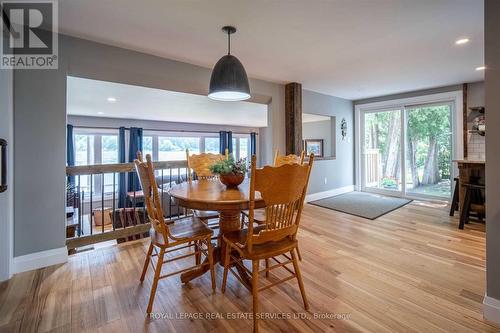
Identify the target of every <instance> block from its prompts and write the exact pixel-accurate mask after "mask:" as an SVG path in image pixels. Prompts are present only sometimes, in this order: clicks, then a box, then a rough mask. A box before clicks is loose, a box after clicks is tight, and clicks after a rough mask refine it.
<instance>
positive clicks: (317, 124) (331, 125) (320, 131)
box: [302, 117, 336, 157]
mask: <svg viewBox="0 0 500 333" xmlns="http://www.w3.org/2000/svg"><path fill="white" fill-rule="evenodd" d="M335 123H336V122H335V117H331V118H330V120H321V121H313V122H309V123H303V124H302V139H303V140H306V139H323V156H325V157H333V156H335V150H332V148H333V147H332V139H333V140H335V131H334V130H335ZM332 130H333V131H332ZM334 147H335V145H334ZM333 149H334V148H333Z"/></svg>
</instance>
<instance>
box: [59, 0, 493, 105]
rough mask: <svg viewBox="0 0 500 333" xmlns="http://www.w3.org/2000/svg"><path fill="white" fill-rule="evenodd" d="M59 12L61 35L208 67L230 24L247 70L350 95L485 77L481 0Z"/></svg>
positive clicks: (84, 6)
mask: <svg viewBox="0 0 500 333" xmlns="http://www.w3.org/2000/svg"><path fill="white" fill-rule="evenodd" d="M59 11H60V20H59V23H60V31H61V32H63V33H66V34H70V35H74V36H78V37H82V38H86V39H91V40H96V41H99V42H104V43H107V44H111V45H116V46H120V47H125V48H130V49H134V50H138V51H142V52H146V53H151V54H155V55H159V56H162V57H166V58H171V59H176V60H181V61H185V62H189V63H193V64H197V65H201V66H205V67H209V68H211V67H212V66H213V65H214V64H215V62H216V61H217V60H218V59H219V58H220V57H221V56H222V55H224V53H225V52H226V38H225V36H224V35H223V34H222V33H221V32H220V28H221V26H223V25H226V24H232V25H235V26H236V27H237V28H238V32H237V33H236V35H234V38H233V40H232V48H233V54H234V55H236V56H237V57H238V58H239V59H240V60H241V61H242V63H243V64H244V66H245V68H246V69H247V72H248V74H249V76H251V77H254V78H261V79H265V80H270V81H275V82H292V81H296V82H300V83H302V84H303V87H304V88H306V89H310V90H314V91H318V92H322V93H327V94H331V95H335V96H339V97H344V98H348V99H360V98H365V97H372V96H380V95H386V94H391V93H398V92H404V91H411V90H417V89H423V88H431V87H437V86H443V85H449V84H457V83H463V82H473V81H480V80H483V78H484V73H483V72H478V71H475V68H476V67H477V66H480V65H482V64H483V49H484V45H483V30H484V28H483V26H484V23H483V11H484V9H483V1H481V0H322V1H319V0H315V1H313V0H274V1H267V0H252V1H248V0H210V1H205V0H198V1H196V0H168V1H161V0H148V1H137V0H106V1H102V0H86V1H83V0H80V1H76V0H73V1H69V0H66V1H60V2H59ZM463 37H468V38H470V40H471V41H470V42H469V43H468V44H466V45H462V46H456V45H455V44H454V41H455V40H456V39H458V38H463ZM207 85H208V82H207Z"/></svg>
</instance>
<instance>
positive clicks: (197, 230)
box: [149, 216, 213, 247]
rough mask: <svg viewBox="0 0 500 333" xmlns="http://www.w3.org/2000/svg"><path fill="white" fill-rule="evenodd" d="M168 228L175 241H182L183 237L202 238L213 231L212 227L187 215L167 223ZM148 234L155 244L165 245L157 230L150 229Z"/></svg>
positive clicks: (190, 239)
mask: <svg viewBox="0 0 500 333" xmlns="http://www.w3.org/2000/svg"><path fill="white" fill-rule="evenodd" d="M168 228H169V231H170V235H171V236H173V237H175V238H177V242H182V239H183V238H185V239H186V240H189V241H193V240H195V239H203V238H206V237H207V236H209V235H210V236H211V235H212V233H213V230H212V229H210V228H209V227H207V226H206V224H204V223H203V222H201V221H200V220H199V219H198V218H196V217H194V216H188V217H185V218H182V219H179V220H176V221H174V222H173V223H168ZM149 235H150V236H151V241H152V242H153V243H154V244H155V245H156V246H159V247H162V246H165V244H166V242H165V240H164V238H163V235H162V234H161V233H159V232H157V231H156V230H155V229H150V230H149Z"/></svg>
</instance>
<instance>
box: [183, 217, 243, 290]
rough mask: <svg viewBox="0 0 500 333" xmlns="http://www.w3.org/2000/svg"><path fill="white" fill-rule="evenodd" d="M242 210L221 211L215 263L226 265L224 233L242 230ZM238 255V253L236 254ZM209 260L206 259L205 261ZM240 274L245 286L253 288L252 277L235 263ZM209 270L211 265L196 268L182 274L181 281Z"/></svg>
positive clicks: (185, 281) (186, 280)
mask: <svg viewBox="0 0 500 333" xmlns="http://www.w3.org/2000/svg"><path fill="white" fill-rule="evenodd" d="M240 219H241V212H240V211H239V210H224V211H221V212H220V220H219V226H220V232H219V241H218V244H220V246H218V247H215V248H214V263H219V264H220V265H221V266H222V265H224V263H223V261H224V255H225V253H226V243H225V242H224V241H223V239H222V235H224V234H225V233H228V232H231V231H235V230H240V228H241V220H240ZM235 255H236V254H235ZM205 262H208V260H207V259H205V261H204V263H205ZM235 268H236V270H237V271H238V274H239V275H240V277H241V279H242V281H243V282H244V286H245V287H246V288H248V289H249V290H251V289H252V278H251V277H250V276H249V275H248V273H247V272H246V271H245V270H244V269H243V268H241V267H240V266H238V265H235ZM208 271H209V266H208V265H204V266H202V267H201V268H195V269H193V270H191V271H187V272H185V273H183V274H181V281H182V282H183V283H187V282H189V281H191V280H192V279H194V278H196V277H198V276H201V275H203V274H205V273H206V272H208Z"/></svg>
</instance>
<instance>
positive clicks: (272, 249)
mask: <svg viewBox="0 0 500 333" xmlns="http://www.w3.org/2000/svg"><path fill="white" fill-rule="evenodd" d="M261 229H264V228H262V227H261V226H258V227H256V228H255V229H253V231H254V234H258V233H259V230H261ZM247 236H248V229H242V230H237V231H233V232H230V233H226V234H224V236H223V238H224V241H226V242H230V243H232V244H245V242H246V239H247ZM296 246H297V240H292V239H290V238H289V237H286V238H283V239H282V240H279V241H276V242H268V243H264V244H259V245H254V246H253V248H252V252H249V251H248V249H247V247H242V248H241V250H239V251H240V252H241V255H242V256H243V257H244V258H245V259H250V260H257V259H268V258H270V257H274V256H278V255H280V254H282V253H286V252H290V251H291V250H292V249H294V248H295V247H296Z"/></svg>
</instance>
